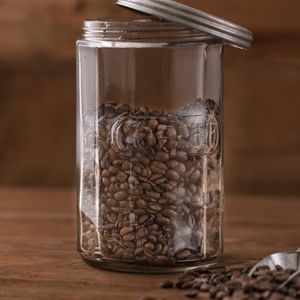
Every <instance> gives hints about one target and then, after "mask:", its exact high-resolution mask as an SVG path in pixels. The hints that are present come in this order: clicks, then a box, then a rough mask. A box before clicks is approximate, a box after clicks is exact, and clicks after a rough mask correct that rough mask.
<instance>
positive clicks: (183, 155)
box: [176, 151, 188, 162]
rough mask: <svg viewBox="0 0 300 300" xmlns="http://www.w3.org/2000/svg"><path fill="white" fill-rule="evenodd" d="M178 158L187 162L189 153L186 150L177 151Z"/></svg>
mask: <svg viewBox="0 0 300 300" xmlns="http://www.w3.org/2000/svg"><path fill="white" fill-rule="evenodd" d="M176 159H178V160H179V161H181V162H186V161H187V160H188V155H187V153H186V152H183V151H177V153H176Z"/></svg>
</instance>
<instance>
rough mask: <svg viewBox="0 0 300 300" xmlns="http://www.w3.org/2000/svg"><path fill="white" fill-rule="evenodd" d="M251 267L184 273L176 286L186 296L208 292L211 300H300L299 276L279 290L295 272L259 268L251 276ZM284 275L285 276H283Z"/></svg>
mask: <svg viewBox="0 0 300 300" xmlns="http://www.w3.org/2000/svg"><path fill="white" fill-rule="evenodd" d="M249 271H250V267H238V268H237V267H229V268H224V267H217V268H216V267H212V268H208V269H202V268H201V269H195V270H192V271H187V272H185V273H183V274H182V275H181V276H180V277H179V279H178V280H177V282H176V283H175V287H176V288H177V289H183V290H185V292H184V294H185V295H186V296H187V297H197V295H198V293H199V292H204V293H208V294H209V297H210V299H218V300H219V299H220V300H239V299H243V300H264V299H271V300H292V299H300V275H299V276H297V277H295V278H294V279H293V280H292V281H291V282H290V283H289V284H288V285H287V286H286V287H280V284H281V283H282V282H281V281H280V282H279V281H278V279H277V278H278V277H281V276H282V279H283V278H289V277H290V276H291V275H292V274H293V273H294V272H295V270H290V269H287V270H283V269H282V268H281V267H276V270H270V268H269V267H267V266H262V267H259V268H258V269H257V270H256V272H255V273H254V274H253V276H252V277H249V276H248V273H249ZM283 275H284V276H283Z"/></svg>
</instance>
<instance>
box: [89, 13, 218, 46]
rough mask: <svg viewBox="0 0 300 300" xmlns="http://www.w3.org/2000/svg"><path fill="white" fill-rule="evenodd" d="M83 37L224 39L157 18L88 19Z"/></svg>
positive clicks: (175, 40) (147, 39)
mask: <svg viewBox="0 0 300 300" xmlns="http://www.w3.org/2000/svg"><path fill="white" fill-rule="evenodd" d="M83 38H84V39H85V40H90V41H97V40H101V41H119V42H122V41H127V42H128V41H131V42H143V41H147V42H149V41H151V42H153V43H155V42H162V41H165V42H177V43H187V42H194V43H195V42H204V41H207V42H209V41H214V42H218V43H222V41H221V40H220V39H218V38H216V37H214V36H212V35H210V34H207V33H205V32H202V31H199V30H196V29H193V28H190V27H188V26H185V25H181V24H178V23H174V22H169V21H165V20H161V19H154V18H134V19H132V18H120V19H112V18H104V19H88V20H85V21H84V23H83Z"/></svg>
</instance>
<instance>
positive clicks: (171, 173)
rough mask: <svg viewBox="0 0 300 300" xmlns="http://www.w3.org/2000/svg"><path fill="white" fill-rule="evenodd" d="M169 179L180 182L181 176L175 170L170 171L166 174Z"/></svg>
mask: <svg viewBox="0 0 300 300" xmlns="http://www.w3.org/2000/svg"><path fill="white" fill-rule="evenodd" d="M166 176H167V178H169V179H170V180H174V181H178V180H179V179H180V175H179V174H178V173H177V172H176V171H173V170H168V171H167V173H166Z"/></svg>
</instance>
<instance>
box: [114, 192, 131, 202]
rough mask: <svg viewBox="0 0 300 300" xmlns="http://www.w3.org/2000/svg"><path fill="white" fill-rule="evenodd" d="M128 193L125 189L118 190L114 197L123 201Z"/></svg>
mask: <svg viewBox="0 0 300 300" xmlns="http://www.w3.org/2000/svg"><path fill="white" fill-rule="evenodd" d="M127 196H128V194H127V193H126V192H125V191H120V192H116V193H115V194H114V198H115V199H116V200H117V201H122V200H125V199H126V198H127Z"/></svg>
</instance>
